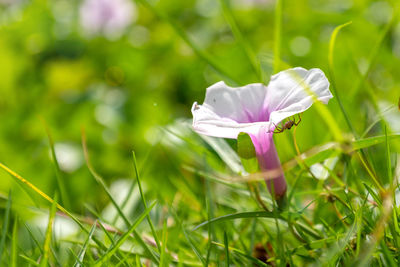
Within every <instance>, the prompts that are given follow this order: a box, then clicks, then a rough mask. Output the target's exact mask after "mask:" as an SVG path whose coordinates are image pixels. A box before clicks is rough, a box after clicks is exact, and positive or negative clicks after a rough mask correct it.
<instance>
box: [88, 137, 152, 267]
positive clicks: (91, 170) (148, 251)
mask: <svg viewBox="0 0 400 267" xmlns="http://www.w3.org/2000/svg"><path fill="white" fill-rule="evenodd" d="M82 148H83V154H84V157H85V161H86V165H87V167H88V169H89V171H90V173H91V174H92V176H93V177H94V179H95V181H96V182H97V183H98V184H99V185H100V186H101V187H102V188H103V190H104V191H105V192H106V194H107V196H108V198H109V199H110V201H111V203H112V205H113V206H114V207H115V209H116V210H117V212H118V213H119V215H120V216H121V218H122V219H123V221H124V223H125V224H126V226H127V227H130V222H129V220H128V218H127V217H126V215H125V214H124V212H123V211H122V210H121V207H120V206H119V205H118V203H117V202H116V201H115V199H114V197H113V196H112V195H111V192H110V190H109V189H108V187H107V185H106V183H105V182H104V180H103V178H102V177H101V176H100V175H99V174H98V173H97V172H96V171H95V169H94V168H93V166H92V164H91V162H90V159H89V153H88V149H87V144H86V135H85V132H84V130H83V129H82ZM133 234H134V237H135V239H136V240H137V241H138V242H139V244H140V245H141V246H142V247H143V249H144V250H145V251H146V252H147V253H148V254H149V256H150V257H151V259H152V260H153V261H155V262H157V264H158V263H159V260H158V255H156V254H155V253H154V252H153V251H152V250H151V249H150V248H149V247H148V246H147V244H146V243H145V242H144V241H143V239H142V238H141V236H140V235H139V233H138V232H136V231H135V230H134V231H133Z"/></svg>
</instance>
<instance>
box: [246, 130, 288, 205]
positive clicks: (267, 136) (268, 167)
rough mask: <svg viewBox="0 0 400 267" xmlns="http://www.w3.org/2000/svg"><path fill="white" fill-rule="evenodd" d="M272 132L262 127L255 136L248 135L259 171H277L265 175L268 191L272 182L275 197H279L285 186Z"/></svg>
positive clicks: (283, 192)
mask: <svg viewBox="0 0 400 267" xmlns="http://www.w3.org/2000/svg"><path fill="white" fill-rule="evenodd" d="M272 134H273V133H272V132H268V130H267V129H266V128H262V129H260V131H259V133H258V135H257V136H255V135H250V137H251V140H252V142H253V145H254V148H255V150H256V154H257V160H258V164H259V166H260V169H261V171H279V172H278V175H275V176H274V177H265V180H266V183H267V186H268V189H269V191H270V192H271V193H272V183H273V185H274V192H275V198H276V199H279V198H280V197H283V196H284V195H285V193H286V189H287V186H286V180H285V176H284V173H283V170H282V165H281V162H280V160H279V157H278V153H277V151H276V148H275V144H274V139H273V138H272Z"/></svg>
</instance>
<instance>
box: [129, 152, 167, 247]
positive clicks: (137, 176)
mask: <svg viewBox="0 0 400 267" xmlns="http://www.w3.org/2000/svg"><path fill="white" fill-rule="evenodd" d="M132 156H133V166H134V169H135V175H136V182H137V184H138V186H139V192H140V196H141V198H142V202H143V206H144V208H145V209H147V203H146V199H145V196H144V193H143V189H142V184H141V182H140V175H139V170H138V167H137V161H136V154H135V152H134V151H132ZM146 219H147V222H148V223H149V225H150V228H151V233H152V234H153V237H154V240H155V241H156V244H157V248H158V251H159V252H160V253H161V245H160V240H159V239H158V236H157V233H156V230H155V229H154V225H153V222H152V221H151V218H150V215H147V217H146Z"/></svg>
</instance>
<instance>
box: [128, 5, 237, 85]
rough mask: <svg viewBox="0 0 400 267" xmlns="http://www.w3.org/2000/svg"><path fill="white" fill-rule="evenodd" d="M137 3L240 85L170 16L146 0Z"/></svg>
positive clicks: (212, 65) (220, 71)
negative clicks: (169, 26) (168, 25)
mask: <svg viewBox="0 0 400 267" xmlns="http://www.w3.org/2000/svg"><path fill="white" fill-rule="evenodd" d="M135 1H136V2H137V3H140V4H142V5H143V6H145V7H146V8H148V9H149V10H151V11H152V12H153V13H154V14H155V15H156V16H157V17H159V18H160V19H162V20H164V21H165V22H167V23H168V24H170V25H171V27H172V28H173V29H174V30H175V32H176V34H177V35H178V36H179V37H181V38H182V40H183V41H184V42H185V43H186V44H187V45H188V46H190V47H191V48H192V50H193V51H194V53H195V54H196V55H197V56H198V57H199V58H201V59H202V60H204V61H205V62H207V63H208V64H209V65H210V66H211V67H212V68H213V69H214V70H215V71H216V72H218V73H219V74H220V75H221V76H223V77H225V78H226V79H228V80H229V81H231V82H233V83H234V84H236V85H239V84H240V82H239V81H238V80H236V78H234V77H233V76H232V75H230V74H229V73H228V72H226V71H225V70H224V69H223V68H222V67H221V66H219V64H218V63H217V62H216V61H215V60H214V59H213V58H212V57H211V56H210V55H208V54H207V53H206V52H204V51H203V50H202V49H200V47H198V46H197V45H196V44H195V43H194V42H193V41H192V40H191V39H190V38H189V36H188V35H187V33H186V32H185V31H184V29H183V28H182V27H181V26H179V25H178V24H177V23H176V22H175V21H174V20H173V19H172V18H170V16H169V15H168V14H166V13H164V12H163V11H161V10H159V9H156V8H155V7H154V6H153V5H151V4H150V3H148V2H147V1H146V0H135Z"/></svg>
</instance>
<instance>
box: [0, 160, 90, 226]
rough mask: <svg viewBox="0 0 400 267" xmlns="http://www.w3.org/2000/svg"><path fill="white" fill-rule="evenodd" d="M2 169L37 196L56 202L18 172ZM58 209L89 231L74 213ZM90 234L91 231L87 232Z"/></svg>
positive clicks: (59, 207) (58, 205) (62, 208)
mask: <svg viewBox="0 0 400 267" xmlns="http://www.w3.org/2000/svg"><path fill="white" fill-rule="evenodd" d="M0 168H1V169H3V170H5V171H6V172H8V173H9V174H10V175H11V177H13V178H15V179H16V180H17V181H18V182H22V183H24V184H25V185H27V186H28V187H29V188H30V189H32V190H33V191H35V192H36V193H37V194H39V195H40V196H41V197H42V198H44V199H46V200H47V201H48V202H50V203H52V204H53V202H54V200H53V199H52V198H51V197H49V196H48V195H47V194H45V193H44V192H43V191H41V190H40V189H39V188H37V187H36V186H35V185H33V184H32V183H31V182H29V181H28V180H26V179H24V178H23V177H22V176H21V175H19V174H17V173H16V172H14V171H13V170H11V169H9V168H8V167H7V166H5V165H4V164H2V163H0ZM56 205H57V208H58V209H59V210H60V211H61V212H63V213H65V214H66V215H68V216H69V217H70V218H71V219H72V220H74V221H75V222H76V223H77V224H78V226H79V227H80V228H81V229H83V230H84V231H87V229H86V228H85V227H84V226H83V224H82V223H81V222H80V221H79V220H78V219H77V218H76V217H75V216H74V215H72V213H70V212H69V211H68V210H66V209H65V208H64V207H62V206H61V205H60V204H58V203H56ZM87 232H89V231H87Z"/></svg>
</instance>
